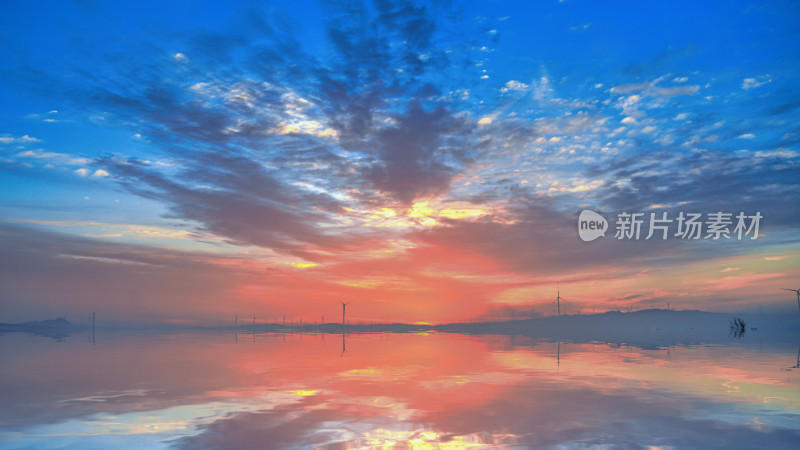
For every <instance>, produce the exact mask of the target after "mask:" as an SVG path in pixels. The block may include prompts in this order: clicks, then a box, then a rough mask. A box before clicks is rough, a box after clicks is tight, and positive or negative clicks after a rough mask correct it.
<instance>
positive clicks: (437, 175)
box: [0, 0, 800, 324]
mask: <svg viewBox="0 0 800 450" xmlns="http://www.w3.org/2000/svg"><path fill="white" fill-rule="evenodd" d="M0 11H2V14H0V193H2V194H1V195H0V250H1V251H2V253H0V322H17V321H26V320H37V319H42V318H51V317H56V316H66V317H67V318H68V319H70V320H73V321H77V322H83V321H85V317H87V314H88V313H90V312H96V313H97V314H98V315H99V316H100V317H103V318H104V320H106V321H108V322H109V323H110V322H115V321H116V322H134V323H135V322H164V323H174V324H199V323H208V324H216V323H223V322H225V323H227V322H229V321H231V320H232V318H233V317H234V316H235V315H237V314H238V315H239V317H250V316H252V315H255V316H256V317H257V320H259V321H262V320H276V319H277V318H279V317H283V316H284V315H285V316H286V317H287V319H291V320H303V321H308V322H311V321H314V320H322V318H323V316H326V318H327V319H326V320H328V321H332V320H338V319H335V318H337V317H338V314H339V308H340V303H339V301H340V300H341V301H349V302H351V306H349V307H348V319H349V320H353V321H387V322H388V321H403V322H426V323H443V322H452V321H464V320H483V319H498V318H507V317H510V316H511V314H514V315H515V316H516V317H518V318H519V317H531V316H542V315H551V314H554V307H555V305H554V299H555V298H556V296H557V294H560V295H561V296H562V297H563V298H564V299H565V300H566V302H564V303H562V305H561V306H562V313H565V314H578V313H584V314H585V313H590V312H592V311H595V312H604V311H609V310H628V309H645V308H667V307H669V308H673V309H700V310H707V311H720V312H741V311H750V312H753V311H763V312H772V313H784V312H786V313H796V312H797V308H798V305H797V302H796V299H795V294H793V293H791V292H787V291H784V290H782V289H785V288H792V289H797V288H800V237H799V236H800V233H799V232H800V226H799V225H798V224H800V208H798V205H799V204H800V134H799V133H800V120H798V119H800V89H799V88H798V86H800V84H798V73H800V27H798V26H797V24H798V23H800V5H798V4H797V3H796V2H791V1H774V2H740V1H730V2H700V3H698V2H685V1H673V2H665V3H663V4H655V5H654V4H650V2H632V1H631V2H625V1H621V2H614V3H613V4H609V3H605V2H591V1H580V0H565V1H537V2H528V1H519V2H513V1H490V0H486V1H471V2H459V1H452V2H451V1H432V2H422V3H417V2H394V1H389V0H375V1H372V2H357V1H321V2H317V1H314V2H308V1H300V0H293V1H272V2H225V3H223V2H198V1H170V2H99V1H92V0H81V1H73V2H67V1H29V2H2V3H0ZM583 210H592V211H596V212H598V213H600V214H601V215H602V216H603V217H604V218H605V219H606V220H607V221H608V224H607V227H608V228H607V230H606V232H605V235H604V236H601V237H598V238H597V239H595V240H592V241H590V242H589V241H584V240H582V239H581V238H580V237H579V232H578V217H579V213H580V212H581V211H583ZM716 213H724V214H730V216H724V217H725V218H727V219H729V222H730V223H729V224H723V225H724V226H723V228H725V229H727V230H728V232H729V233H728V234H727V237H726V235H725V234H721V235H720V234H719V233H716V234H715V233H708V231H709V230H710V228H711V227H712V226H713V225H711V224H710V222H712V221H714V220H715V219H713V217H714V216H713V215H714V214H716ZM740 213H742V215H743V217H744V220H745V222H744V224H745V225H746V228H745V229H744V230H740V231H745V233H744V236H742V238H741V239H739V238H737V233H736V231H735V227H736V226H737V225H738V221H737V216H738V215H739V214H740ZM621 214H642V216H639V217H641V218H643V220H644V223H643V225H642V233H641V235H640V237H639V238H638V239H635V238H634V237H633V235H632V234H631V235H627V237H626V234H625V233H623V234H621V235H620V236H619V237H617V236H616V234H617V233H616V231H618V230H619V227H620V226H622V225H621V221H622V219H621V217H622V216H621ZM651 214H652V216H651ZM663 214H666V216H663ZM681 214H684V215H685V216H686V217H688V216H689V215H690V214H700V216H698V217H699V222H700V223H701V226H705V227H706V228H703V229H702V233H701V235H700V236H699V238H698V239H691V238H687V237H686V236H685V235H684V236H681V235H680V231H679V230H678V227H679V226H680V224H679V223H678V218H679V217H684V216H681ZM756 215H758V216H760V218H759V219H758V225H759V229H758V232H757V233H755V232H754V229H753V228H750V226H752V225H754V223H753V222H755V219H752V218H753V217H755V216H756ZM653 218H659V219H662V218H667V219H668V220H672V222H661V223H662V224H664V223H668V225H667V226H668V227H669V228H668V230H667V233H666V234H665V235H664V236H666V239H661V238H660V237H661V236H662V232H661V231H659V229H658V228H656V229H655V233H654V236H651V237H650V238H649V239H647V238H646V236H647V235H648V234H649V233H648V226H651V225H653V224H654V222H652V221H651V220H650V219H653ZM748 228H749V229H748ZM747 231H749V234H748V233H747ZM714 237H718V238H719V239H714ZM753 237H755V239H753Z"/></svg>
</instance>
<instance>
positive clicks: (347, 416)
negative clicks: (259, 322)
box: [0, 332, 800, 449]
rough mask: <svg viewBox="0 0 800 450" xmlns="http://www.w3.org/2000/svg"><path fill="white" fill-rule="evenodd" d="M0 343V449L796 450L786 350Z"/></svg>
mask: <svg viewBox="0 0 800 450" xmlns="http://www.w3.org/2000/svg"><path fill="white" fill-rule="evenodd" d="M236 338H237V337H235V336H234V335H233V334H232V333H222V332H220V333H214V332H204V333H200V332H198V333H192V334H168V335H157V334H150V335H125V334H122V333H119V334H113V333H107V334H105V335H104V334H103V333H98V336H97V340H96V343H95V344H94V345H93V344H92V343H91V342H90V340H89V339H87V336H85V335H84V336H81V335H72V336H70V337H69V338H67V339H66V341H65V342H58V341H55V340H53V339H48V338H43V337H36V336H32V335H27V334H17V333H11V334H6V335H2V336H0V356H2V368H1V369H0V389H2V391H1V393H0V406H1V407H0V447H2V448H80V449H84V448H93V447H115V448H125V447H128V448H159V447H175V448H184V447H185V448H365V447H366V448H369V447H379V448H382V447H389V446H394V447H395V448H440V447H447V448H465V447H500V446H504V447H510V448H515V447H516V448H525V447H537V448H539V447H559V448H572V447H598V446H601V447H602V446H605V447H612V448H616V447H628V448H630V447H632V448H637V447H647V446H675V447H724V448H732V447H740V448H764V447H768V448H783V447H785V448H797V445H798V443H800V369H798V368H797V367H796V366H797V357H798V347H797V343H794V342H793V343H787V344H786V345H783V344H774V345H771V346H766V345H760V346H759V345H747V344H746V343H745V342H744V341H736V340H731V343H730V344H729V345H698V346H691V347H687V346H680V347H665V348H653V349H641V348H635V347H624V346H618V345H612V344H606V343H594V344H571V343H564V342H562V343H558V342H546V341H531V340H530V339H525V338H521V337H509V336H489V337H487V336H480V337H478V336H465V335H457V334H439V333H431V334H361V335H358V334H352V335H348V336H347V339H346V351H345V352H344V353H343V352H342V346H343V342H342V336H341V335H330V334H329V335H326V336H324V337H323V336H321V335H317V336H314V335H313V334H311V335H287V336H282V335H267V334H261V335H256V336H253V335H249V334H239V335H238V341H237V339H236Z"/></svg>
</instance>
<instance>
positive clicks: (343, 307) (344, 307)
mask: <svg viewBox="0 0 800 450" xmlns="http://www.w3.org/2000/svg"><path fill="white" fill-rule="evenodd" d="M339 301H340V302H341V303H342V327H343V328H344V324H345V322H344V313H345V309H346V308H347V305H349V304H350V302H347V303H345V302H343V301H341V300H339Z"/></svg>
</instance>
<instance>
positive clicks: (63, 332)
mask: <svg viewBox="0 0 800 450" xmlns="http://www.w3.org/2000/svg"><path fill="white" fill-rule="evenodd" d="M76 328H78V327H76V326H75V325H73V324H72V323H70V322H69V321H68V320H67V319H64V318H58V319H48V320H38V321H34V322H23V323H0V334H4V333H14V332H16V333H31V334H35V335H38V336H45V337H50V338H53V339H63V338H65V337H67V336H69V335H70V334H71V333H72V332H73V331H75V329H76Z"/></svg>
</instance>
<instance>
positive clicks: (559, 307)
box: [555, 283, 569, 316]
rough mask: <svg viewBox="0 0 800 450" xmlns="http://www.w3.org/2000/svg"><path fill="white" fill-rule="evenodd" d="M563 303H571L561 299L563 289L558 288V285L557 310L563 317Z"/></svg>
mask: <svg viewBox="0 0 800 450" xmlns="http://www.w3.org/2000/svg"><path fill="white" fill-rule="evenodd" d="M562 301H563V302H564V303H569V302H568V301H566V300H564V299H563V298H561V288H559V287H558V283H556V300H555V302H556V308H557V311H558V315H559V316H560V315H561V302H562Z"/></svg>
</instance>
